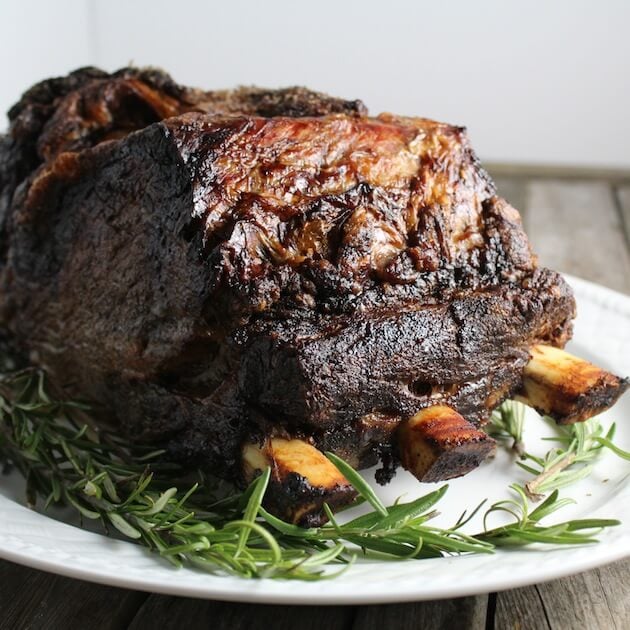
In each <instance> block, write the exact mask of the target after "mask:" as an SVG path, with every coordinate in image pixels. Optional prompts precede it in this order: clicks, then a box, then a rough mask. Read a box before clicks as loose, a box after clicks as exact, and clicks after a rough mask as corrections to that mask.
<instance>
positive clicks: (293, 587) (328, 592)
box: [0, 278, 630, 604]
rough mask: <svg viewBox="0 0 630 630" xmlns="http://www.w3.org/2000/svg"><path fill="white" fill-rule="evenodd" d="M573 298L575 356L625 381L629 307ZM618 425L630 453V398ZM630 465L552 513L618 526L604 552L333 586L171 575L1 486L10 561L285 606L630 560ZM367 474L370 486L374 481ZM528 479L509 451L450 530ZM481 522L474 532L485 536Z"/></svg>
mask: <svg viewBox="0 0 630 630" xmlns="http://www.w3.org/2000/svg"><path fill="white" fill-rule="evenodd" d="M569 282H570V283H571V285H572V286H573V288H574V289H575V294H576V298H577V303H578V312H579V315H578V319H577V322H576V325H575V335H574V339H573V341H572V342H571V344H570V346H569V349H570V350H572V351H573V352H574V353H575V354H578V355H580V356H582V357H584V358H588V359H590V360H593V361H595V362H597V363H598V364H599V365H601V366H602V367H606V368H608V369H610V370H612V371H613V372H615V373H617V374H621V375H629V374H630V298H628V297H626V296H623V295H621V294H619V293H615V292H613V291H610V290H608V289H605V288H603V287H599V286H597V285H594V284H591V283H588V282H585V281H583V280H579V279H577V278H569ZM526 420H527V422H526V432H525V441H526V443H527V445H528V447H529V448H530V450H533V451H535V452H540V453H542V452H544V450H546V448H548V446H547V447H545V446H544V444H545V443H542V442H540V439H539V438H540V437H542V436H543V435H546V434H548V431H549V429H548V427H547V426H546V425H545V423H544V422H542V421H540V420H539V419H538V418H537V417H536V415H535V414H533V413H531V414H530V415H528V417H527V419H526ZM602 421H603V423H604V424H605V425H608V424H610V423H611V422H613V421H616V422H617V425H618V429H617V437H616V442H617V444H619V445H620V446H621V447H622V448H625V449H626V450H628V449H630V395H628V396H626V397H625V398H623V399H622V400H621V401H620V402H618V403H617V405H616V406H615V407H614V408H613V409H612V410H611V411H609V412H608V413H606V414H604V415H603V416H602ZM629 475H630V463H629V462H626V461H624V460H621V459H619V458H617V457H615V456H614V455H612V454H608V453H606V454H605V455H604V456H602V457H601V459H600V460H599V461H598V463H597V465H596V468H595V471H594V472H593V474H592V475H591V476H590V477H589V478H588V479H585V480H583V481H581V482H579V483H578V484H576V485H574V486H571V487H570V488H568V489H566V490H565V491H564V492H563V493H562V495H563V496H569V497H572V498H574V499H576V501H577V504H576V505H574V506H570V507H568V508H565V509H564V510H563V511H562V512H559V513H557V514H556V515H554V516H552V517H551V518H552V519H553V518H554V517H555V518H556V519H559V520H566V519H568V518H585V517H595V516H598V517H602V518H618V519H621V520H622V521H623V524H622V525H621V526H619V527H616V528H613V529H609V530H607V531H606V532H604V533H602V534H601V536H600V540H601V542H600V543H599V544H596V545H585V546H581V547H564V548H536V549H534V548H529V549H526V550H519V551H499V552H497V553H496V554H494V555H484V556H468V557H452V558H441V559H431V560H406V561H391V562H374V561H370V562H367V561H363V562H358V563H356V564H355V565H354V566H353V567H352V568H351V569H350V570H349V571H348V572H346V573H345V574H343V575H342V576H341V577H339V578H336V579H333V580H325V581H321V582H296V581H291V582H287V581H281V580H278V581H274V580H258V581H256V580H245V579H241V578H236V577H229V576H226V577H224V576H214V575H208V574H206V573H202V572H199V571H196V570H193V569H179V570H177V569H173V568H171V566H170V565H168V564H167V563H165V562H163V561H162V560H161V559H160V558H159V557H157V556H156V555H153V554H151V553H149V552H147V551H146V550H144V549H143V548H141V547H139V546H137V545H135V544H132V543H130V542H126V541H120V540H114V539H111V538H107V537H105V536H102V535H100V534H98V533H93V532H89V531H85V530H82V529H79V528H78V527H76V526H75V525H73V524H72V521H71V520H70V521H66V522H64V517H65V516H66V515H65V514H64V513H63V512H56V513H55V515H54V516H55V518H51V517H50V516H47V515H43V514H40V513H37V512H34V511H32V510H29V509H27V508H26V507H24V505H23V484H22V482H21V480H20V479H19V478H18V476H17V475H15V474H13V475H9V476H5V477H0V557H2V558H5V559H7V560H12V561H14V562H18V563H20V564H24V565H28V566H31V567H35V568H38V569H43V570H45V571H51V572H54V573H59V574H62V575H66V576H70V577H74V578H80V579H84V580H91V581H94V582H100V583H103V584H110V585H114V586H122V587H129V588H134V589H139V590H144V591H154V592H158V593H169V594H174V595H184V596H190V597H202V598H208V599H223V600H234V601H246V602H262V603H285V604H368V603H385V602H401V601H412V600H426V599H438V598H446V597H459V596H464V595H470V594H473V593H482V592H489V591H496V590H503V589H508V588H514V587H518V586H524V585H527V584H533V583H538V582H542V581H545V580H551V579H554V578H558V577H561V576H565V575H569V574H572V573H577V572H580V571H585V570H587V569H592V568H594V567H597V566H600V565H603V564H606V563H609V562H612V561H614V560H619V559H622V558H625V557H628V556H630V485H629V484H628V483H627V480H628V476H629ZM369 476H370V475H369V472H368V477H369ZM524 479H526V473H524V472H523V473H521V472H520V469H518V468H517V467H516V466H515V465H514V463H513V461H512V459H511V456H510V454H509V453H507V452H506V451H505V450H504V449H499V453H498V455H497V457H496V458H495V459H494V460H492V461H489V462H486V463H485V464H484V465H483V466H482V467H481V468H480V469H478V470H476V471H474V472H473V473H471V474H470V475H467V476H466V477H464V478H462V479H457V480H454V481H452V482H451V483H450V489H449V492H448V493H447V496H446V497H445V499H444V500H443V501H442V502H441V503H440V506H439V507H440V511H441V512H442V515H441V516H440V522H441V523H442V524H452V523H453V522H454V521H455V520H456V519H457V517H458V516H459V514H460V513H461V512H462V511H463V509H464V508H472V507H474V506H475V505H477V504H478V503H479V501H481V500H482V499H484V498H486V497H487V498H489V499H490V502H494V501H497V500H499V499H502V498H506V497H507V496H508V494H509V493H508V491H507V486H508V485H509V484H510V483H512V482H514V481H518V480H524ZM432 488H433V487H432V486H427V485H420V484H418V483H417V482H416V481H415V479H413V478H412V477H411V476H410V475H408V474H406V473H399V474H398V475H397V477H396V478H395V479H394V481H393V482H392V483H391V484H390V485H389V486H386V487H385V488H378V492H379V495H380V496H381V498H382V499H383V500H384V501H385V502H386V503H389V502H393V500H394V499H395V498H396V497H398V496H400V495H405V498H407V499H412V498H414V497H416V496H420V495H421V494H425V493H426V492H428V491H430V490H431V489H432ZM480 528H481V523H480V521H479V520H477V521H476V522H473V523H471V526H470V527H468V528H467V530H466V531H469V532H471V533H472V532H474V531H479V530H480Z"/></svg>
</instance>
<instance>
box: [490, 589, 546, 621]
mask: <svg viewBox="0 0 630 630" xmlns="http://www.w3.org/2000/svg"><path fill="white" fill-rule="evenodd" d="M492 621H493V622H494V626H493V630H547V629H550V628H551V626H550V625H549V619H548V618H547V613H546V611H545V605H544V603H543V600H542V599H541V597H540V593H539V591H538V589H537V587H536V586H527V587H525V588H517V589H514V590H512V591H505V592H504V593H497V596H496V608H495V612H494V619H493V620H492ZM491 627H492V626H491Z"/></svg>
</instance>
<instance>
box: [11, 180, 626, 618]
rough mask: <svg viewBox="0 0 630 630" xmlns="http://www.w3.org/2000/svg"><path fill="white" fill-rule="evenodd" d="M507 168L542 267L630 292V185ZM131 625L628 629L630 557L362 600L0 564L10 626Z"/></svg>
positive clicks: (502, 188) (501, 186) (510, 195)
mask: <svg viewBox="0 0 630 630" xmlns="http://www.w3.org/2000/svg"><path fill="white" fill-rule="evenodd" d="M506 173H508V171H505V172H504V173H503V175H500V176H499V177H497V178H496V181H497V186H498V190H499V194H501V195H502V196H503V197H505V198H506V199H508V201H509V202H510V203H511V204H512V205H514V206H515V207H516V208H518V209H519V210H520V211H521V213H522V215H523V217H524V222H525V226H526V229H527V230H528V233H529V234H530V237H531V240H532V242H533V244H534V248H535V250H536V251H537V252H538V254H539V255H540V259H541V262H542V263H543V264H546V265H548V266H550V267H555V268H559V269H561V270H563V271H567V272H569V273H572V274H575V275H577V276H581V277H583V278H586V279H589V280H592V281H595V282H600V283H602V284H604V285H606V286H610V287H612V288H615V289H617V290H621V291H625V292H627V293H630V254H629V251H630V250H629V249H628V243H630V185H628V184H626V183H625V182H623V181H620V180H617V181H616V182H614V185H613V184H611V183H610V182H607V181H603V179H602V180H601V181H596V180H593V179H592V178H588V179H586V180H584V181H576V180H573V181H568V180H566V179H558V178H556V179H554V178H553V177H549V174H548V173H547V174H544V175H543V176H541V177H535V178H533V179H527V178H524V177H523V174H522V173H520V174H519V175H518V176H517V177H510V176H508V175H507V174H506ZM563 177H564V175H563ZM624 230H625V234H624ZM578 308H579V305H578ZM455 579H456V578H455ZM290 587H291V585H290V584H287V589H290ZM488 612H489V613H490V618H487V613H488ZM127 627H130V628H133V629H135V630H138V629H143V628H147V629H150V630H155V629H157V628H159V629H160V630H162V628H164V629H168V628H178V629H179V628H186V629H188V628H191V629H194V628H213V630H223V629H227V628H229V629H230V630H232V629H234V630H240V629H243V630H245V629H247V630H249V629H252V630H257V629H258V628H261V629H262V628H264V629H265V630H266V629H267V628H273V629H274V630H275V629H279V630H285V629H286V630H310V629H311V628H324V629H325V630H337V629H344V630H345V629H348V630H350V629H352V630H363V629H364V628H365V629H367V630H371V629H374V630H387V629H388V628H396V629H398V628H400V629H402V630H404V629H406V628H409V629H411V628H422V629H423V630H433V629H439V628H448V629H449V630H450V629H451V628H456V629H457V630H459V629H462V630H480V629H482V628H488V629H491V628H492V629H496V630H517V629H518V630H530V629H531V630H545V629H547V628H548V629H552V630H564V629H565V628H566V629H570V630H574V629H582V628H584V629H585V630H591V629H593V630H595V629H597V630H599V629H607V628H613V629H617V630H622V629H625V628H630V560H628V561H624V562H618V563H615V564H613V565H610V566H607V567H603V568H601V569H598V570H595V571H589V572H587V573H583V574H580V575H577V576H573V577H569V578H564V579H562V580H556V581H554V582H549V583H545V584H539V585H536V586H531V587H527V588H521V589H515V590H511V591H506V592H502V593H498V594H496V595H492V596H490V598H488V596H487V595H480V596H477V597H467V598H461V599H453V600H445V601H436V602H420V603H415V604H401V605H388V606H363V607H339V606H336V607H323V606H321V607H297V606H256V605H246V604H230V603H224V602H208V601H202V600H195V599H185V598H176V597H167V596H162V595H150V596H147V595H146V594H143V593H137V592H133V591H125V590H121V589H115V588H109V587H105V586H98V585H94V584H89V583H85V582H78V581H75V580H69V579H66V578H61V577H58V576H53V575H49V574H46V573H43V572H40V571H34V570H31V569H27V568H24V567H19V566H17V565H13V564H11V563H8V562H2V561H0V628H2V629H4V628H7V629H9V628H10V629H11V630H14V629H18V628H19V629H21V628H46V629H48V628H51V629H53V630H54V629H56V628H63V629H64V630H66V629H68V630H73V629H74V628H78V629H81V630H82V629H83V628H89V629H90V630H92V629H99V628H127Z"/></svg>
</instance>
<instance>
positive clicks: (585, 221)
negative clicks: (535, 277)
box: [524, 180, 630, 293]
mask: <svg viewBox="0 0 630 630" xmlns="http://www.w3.org/2000/svg"><path fill="white" fill-rule="evenodd" d="M524 215H525V227H526V230H527V233H528V234H529V238H530V240H531V242H532V244H533V247H534V250H535V251H536V252H537V253H538V255H539V257H540V262H541V264H543V265H545V266H548V267H551V268H552V269H558V270H560V271H565V272H568V273H572V274H575V275H577V276H580V277H582V278H586V279H587V280H592V281H593V282H598V283H600V284H603V285H605V286H608V287H610V288H612V289H616V290H618V291H624V292H626V293H630V253H629V252H628V248H627V245H626V240H625V238H624V236H623V232H622V228H621V218H620V216H619V213H618V211H617V207H616V203H615V198H614V193H613V190H612V188H611V187H609V186H608V185H606V184H603V183H600V182H579V181H578V182H570V183H569V182H563V181H556V180H549V181H542V180H533V181H531V182H530V183H529V185H528V203H527V207H526V210H525V212H524Z"/></svg>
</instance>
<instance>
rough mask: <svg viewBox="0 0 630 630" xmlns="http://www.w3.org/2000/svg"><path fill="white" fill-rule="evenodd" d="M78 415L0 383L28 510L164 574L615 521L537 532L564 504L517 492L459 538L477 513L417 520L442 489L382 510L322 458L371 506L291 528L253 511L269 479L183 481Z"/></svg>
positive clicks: (523, 537) (463, 548) (73, 407)
mask: <svg viewBox="0 0 630 630" xmlns="http://www.w3.org/2000/svg"><path fill="white" fill-rule="evenodd" d="M85 419H86V416H85V407H84V406H82V405H79V404H77V403H73V402H69V401H64V400H63V399H62V398H61V397H60V396H58V395H56V396H53V395H52V394H51V392H50V389H49V388H48V387H47V382H46V378H45V376H44V374H43V373H42V372H41V371H39V370H35V369H27V370H23V371H21V372H18V373H13V374H7V375H4V376H2V377H0V458H2V459H4V461H6V462H10V463H11V464H12V465H14V466H15V467H16V468H17V469H19V470H20V472H21V473H22V474H23V475H24V477H25V478H26V480H27V497H28V502H29V503H30V504H31V505H32V506H35V504H36V502H37V501H38V499H40V498H41V499H43V502H44V504H43V507H44V509H46V508H47V507H48V506H50V505H53V504H65V505H69V506H72V507H73V508H74V509H75V510H77V512H78V513H79V514H80V515H81V517H82V518H85V519H94V520H100V521H101V523H102V524H103V526H104V528H105V530H106V531H108V530H110V529H111V528H115V529H116V530H117V531H118V532H119V533H120V534H122V535H123V536H125V537H127V538H130V539H132V540H135V541H137V542H138V543H141V544H143V545H145V546H146V547H148V548H149V549H151V550H153V551H155V552H157V553H158V554H160V555H161V556H162V557H163V558H165V559H166V560H168V561H170V562H171V563H173V564H174V565H176V566H181V565H182V564H188V565H191V566H194V567H198V568H200V569H203V570H206V571H210V572H219V573H224V572H228V573H232V574H236V575H240V576H243V577H274V578H287V579H301V580H314V579H322V578H327V577H333V576H335V575H338V574H339V571H333V572H331V571H330V570H329V569H326V565H329V564H331V563H333V564H338V565H341V569H340V570H341V571H343V570H345V567H344V566H343V565H346V566H348V565H349V564H351V563H352V561H353V560H354V558H355V557H356V556H357V554H358V553H360V552H362V553H363V554H364V555H365V556H368V557H371V558H379V559H403V558H416V559H422V558H435V557H440V556H443V555H449V554H462V553H493V551H494V550H495V549H496V548H497V547H499V546H503V545H506V544H530V543H533V542H542V543H548V544H568V543H571V544H583V543H590V542H594V541H595V538H593V536H592V532H593V530H595V529H598V528H602V527H609V526H613V525H615V524H617V522H616V521H610V520H602V519H597V520H591V521H588V522H586V523H585V522H582V521H570V522H567V523H561V524H559V525H552V526H542V525H540V523H539V521H540V519H541V518H542V517H543V516H545V515H547V514H550V513H551V512H553V511H554V510H555V509H557V508H558V507H562V505H564V504H565V503H566V500H560V499H558V497H557V493H556V494H555V495H554V494H552V495H551V496H550V497H549V498H548V499H547V501H545V503H544V504H543V505H541V506H540V507H539V508H537V509H536V510H534V511H533V512H531V513H529V512H528V510H529V507H528V503H527V498H526V496H525V494H524V493H523V492H522V491H521V490H520V489H516V488H514V490H515V492H517V493H518V496H519V497H520V499H521V500H520V502H512V503H511V504H510V505H508V504H507V503H506V502H501V503H499V504H495V505H494V506H492V507H491V508H490V513H492V512H493V511H497V510H504V511H506V510H507V511H509V513H510V514H512V515H513V518H514V521H513V523H511V524H509V525H505V526H503V527H501V528H497V529H494V530H489V531H484V532H483V533H481V534H478V535H476V536H470V535H467V534H465V533H462V532H461V531H460V530H461V528H462V527H463V526H464V525H465V524H466V523H467V522H468V521H469V520H470V519H471V518H472V516H474V514H475V512H476V511H477V510H478V509H479V508H480V507H481V506H479V507H478V508H477V510H475V511H474V512H473V513H472V514H471V515H470V516H468V517H466V516H465V514H464V515H462V517H461V518H460V519H459V520H458V521H457V523H456V524H455V525H454V526H453V527H451V528H445V529H444V528H438V527H433V526H431V525H430V524H429V521H430V519H431V518H433V517H434V516H435V515H436V511H435V510H434V507H435V505H436V504H437V503H438V502H439V501H440V500H441V499H442V497H443V496H444V494H445V493H446V492H447V486H443V487H442V488H440V489H438V490H435V491H433V492H430V493H428V494H427V495H425V496H423V497H420V498H418V499H415V500H414V501H410V502H407V503H402V502H397V503H395V504H394V505H392V506H389V507H386V506H384V505H383V504H382V502H381V501H380V500H379V499H378V497H377V496H376V494H375V493H374V491H373V490H372V489H371V488H370V486H369V485H367V484H366V483H365V481H364V480H363V479H362V477H361V476H360V475H359V474H358V473H357V472H356V471H355V470H353V469H352V468H351V467H350V466H349V465H348V464H347V463H345V462H343V461H342V460H340V459H338V458H336V457H335V456H334V455H329V457H330V458H331V460H332V461H333V462H334V463H335V464H336V465H337V466H338V467H339V468H340V469H341V470H342V472H343V473H344V475H345V476H346V477H347V479H348V480H349V481H350V483H352V484H353V485H354V487H355V488H356V490H357V492H358V493H359V495H360V498H359V500H358V501H357V503H359V502H364V503H367V504H369V505H371V506H372V508H373V509H372V511H370V512H368V513H367V514H364V515H361V516H357V517H355V518H353V519H351V520H349V521H347V522H345V523H340V522H339V521H338V519H337V518H336V517H335V516H334V515H333V514H332V513H331V512H330V510H328V513H329V516H330V523H328V524H327V525H325V526H323V527H319V528H311V529H303V528H300V527H297V526H295V525H292V524H289V523H285V522H284V521H282V520H280V519H278V518H277V517H275V516H273V515H272V514H270V513H268V512H267V511H266V510H265V509H264V507H262V501H263V498H264V494H265V490H266V488H267V484H268V482H269V471H266V472H265V473H264V474H263V475H261V476H260V477H258V478H257V479H256V480H255V481H254V482H253V483H252V484H251V485H250V486H249V487H248V488H247V489H245V490H244V491H241V490H238V489H236V488H234V487H231V486H229V485H226V484H225V483H222V482H219V481H217V480H215V479H212V478H209V477H207V476H205V475H204V474H203V473H201V472H196V473H194V474H192V475H191V473H190V472H189V471H186V470H184V469H183V468H181V467H180V466H177V465H175V464H172V463H168V462H164V461H162V460H161V459H160V458H161V455H163V453H162V452H161V451H156V450H154V449H152V448H150V447H144V446H138V445H136V444H131V443H127V442H126V441H124V440H123V439H121V438H119V437H117V436H115V435H112V434H109V433H107V432H103V431H97V430H96V429H93V428H90V427H88V425H87V424H86V423H85ZM611 438H612V435H611V434H608V435H607V436H606V438H605V439H606V440H610V439H611ZM603 445H604V444H603V443H602V446H603ZM193 478H194V479H193ZM181 487H185V488H188V489H187V490H185V491H182V490H180V489H179V488H181ZM543 506H544V509H542V508H543Z"/></svg>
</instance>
